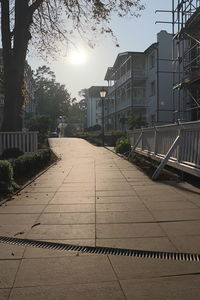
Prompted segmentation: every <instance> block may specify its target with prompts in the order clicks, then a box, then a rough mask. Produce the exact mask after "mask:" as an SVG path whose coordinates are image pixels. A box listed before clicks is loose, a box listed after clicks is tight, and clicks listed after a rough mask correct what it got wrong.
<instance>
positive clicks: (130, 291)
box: [121, 276, 200, 300]
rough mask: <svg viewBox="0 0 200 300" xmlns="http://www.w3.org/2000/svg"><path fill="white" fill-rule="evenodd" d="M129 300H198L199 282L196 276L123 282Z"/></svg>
mask: <svg viewBox="0 0 200 300" xmlns="http://www.w3.org/2000/svg"><path fill="white" fill-rule="evenodd" d="M121 286H122V288H123V291H124V293H125V295H126V299H127V300H132V299H134V300H152V299H154V300H161V299H162V300H170V299H171V300H172V299H173V300H188V299H190V300H197V299H200V289H199V282H198V281H197V280H196V278H195V276H187V277H172V278H155V279H145V280H143V279H138V280H137V279H133V280H122V281H121Z"/></svg>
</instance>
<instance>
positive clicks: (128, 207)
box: [96, 201, 146, 212]
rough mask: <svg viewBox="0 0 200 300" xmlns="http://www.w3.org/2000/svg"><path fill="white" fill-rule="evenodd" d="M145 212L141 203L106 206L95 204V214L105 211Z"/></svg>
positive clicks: (110, 204) (109, 204)
mask: <svg viewBox="0 0 200 300" xmlns="http://www.w3.org/2000/svg"><path fill="white" fill-rule="evenodd" d="M136 210H146V207H145V206H144V204H143V203H142V202H138V201H137V202H127V203H126V202H125V203H108V204H100V203H97V204H96V211H97V212H104V211H105V212H106V211H136Z"/></svg>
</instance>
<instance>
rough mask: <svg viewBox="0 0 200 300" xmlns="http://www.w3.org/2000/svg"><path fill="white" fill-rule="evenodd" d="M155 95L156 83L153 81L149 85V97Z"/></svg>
mask: <svg viewBox="0 0 200 300" xmlns="http://www.w3.org/2000/svg"><path fill="white" fill-rule="evenodd" d="M155 94H156V83H155V81H152V82H151V83H150V96H155Z"/></svg>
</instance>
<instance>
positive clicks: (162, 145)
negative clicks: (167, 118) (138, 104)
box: [128, 121, 200, 177]
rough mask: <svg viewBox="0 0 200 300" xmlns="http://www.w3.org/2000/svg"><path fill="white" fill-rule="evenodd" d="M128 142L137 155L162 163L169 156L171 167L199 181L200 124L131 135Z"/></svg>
mask: <svg viewBox="0 0 200 300" xmlns="http://www.w3.org/2000/svg"><path fill="white" fill-rule="evenodd" d="M128 138H129V141H130V143H131V146H132V147H133V148H134V150H135V151H136V152H138V153H140V154H143V155H145V156H150V157H151V158H153V159H155V160H159V161H162V160H163V159H165V158H166V156H167V155H168V154H169V159H168V161H167V162H166V163H167V164H168V165H170V166H172V167H175V168H177V169H180V170H182V171H184V172H187V173H190V174H193V175H195V176H198V177H200V121H196V122H188V123H181V124H172V125H165V126H157V127H152V128H143V129H137V130H134V131H128ZM176 141H177V143H176ZM175 143H176V145H175ZM173 145H174V148H173V149H172V148H171V147H172V146H173ZM170 149H171V150H172V151H171V152H169V151H170Z"/></svg>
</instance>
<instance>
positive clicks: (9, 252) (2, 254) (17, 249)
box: [0, 244, 25, 299]
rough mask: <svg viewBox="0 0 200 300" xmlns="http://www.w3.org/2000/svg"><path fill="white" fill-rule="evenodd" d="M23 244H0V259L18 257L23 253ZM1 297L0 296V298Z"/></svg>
mask: <svg viewBox="0 0 200 300" xmlns="http://www.w3.org/2000/svg"><path fill="white" fill-rule="evenodd" d="M24 250H25V247H24V246H14V245H9V244H1V245H0V259H1V260H3V259H5V260H6V259H9V260H10V259H19V258H22V257H23V255H24ZM0 299H1V298H0Z"/></svg>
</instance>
